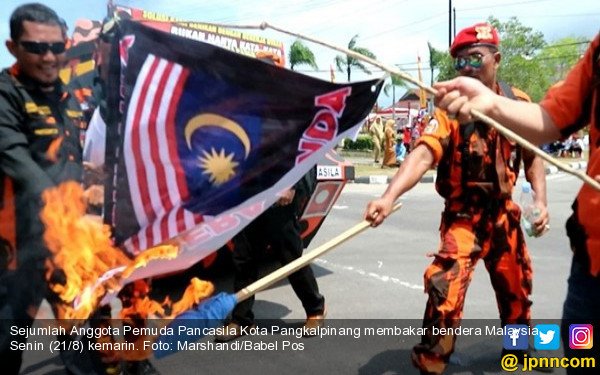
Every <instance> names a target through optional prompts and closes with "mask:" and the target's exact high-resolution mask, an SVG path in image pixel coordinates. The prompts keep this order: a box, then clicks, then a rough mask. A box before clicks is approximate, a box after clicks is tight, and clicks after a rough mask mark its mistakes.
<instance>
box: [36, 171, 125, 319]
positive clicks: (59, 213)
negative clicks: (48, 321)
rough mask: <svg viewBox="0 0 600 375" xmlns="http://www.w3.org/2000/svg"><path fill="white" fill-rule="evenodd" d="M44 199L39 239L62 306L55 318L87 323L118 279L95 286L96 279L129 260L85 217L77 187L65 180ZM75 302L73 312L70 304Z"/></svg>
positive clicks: (99, 225)
mask: <svg viewBox="0 0 600 375" xmlns="http://www.w3.org/2000/svg"><path fill="white" fill-rule="evenodd" d="M43 199H44V202H45V206H44V208H43V210H42V213H41V218H42V221H43V222H44V224H45V226H46V231H45V233H44V240H45V241H46V245H47V246H48V249H49V250H50V252H51V253H52V254H53V257H52V259H50V260H48V261H47V272H46V278H47V279H48V280H49V282H50V288H51V289H52V290H53V291H54V292H55V293H57V294H58V296H59V297H60V299H61V300H62V301H63V302H64V305H63V306H60V307H59V313H60V314H59V316H58V317H59V318H65V319H86V318H87V317H88V316H89V315H90V314H91V313H92V312H93V311H94V309H95V308H96V305H97V302H98V301H99V299H100V298H101V297H102V296H104V295H105V294H106V293H107V292H109V291H114V290H118V288H119V284H118V280H114V279H112V278H109V279H108V280H105V281H104V282H103V283H101V284H100V285H96V283H97V281H98V279H99V277H100V276H102V275H104V274H105V273H106V272H108V271H110V270H111V269H114V268H118V267H122V266H126V265H127V264H129V262H130V260H129V258H128V257H127V256H126V255H125V254H124V253H123V251H121V250H119V249H118V248H116V247H114V246H113V245H112V241H111V239H110V229H109V227H108V226H107V225H103V224H102V223H99V222H98V221H97V220H94V219H93V218H91V217H90V216H86V215H85V210H86V205H85V201H84V200H83V189H82V188H81V186H80V185H79V184H77V183H75V182H67V183H64V184H61V185H59V186H58V187H57V188H54V189H48V190H47V191H45V192H44V194H43ZM94 286H96V287H95V288H94ZM82 291H83V293H82ZM74 303H77V308H76V309H75V308H71V307H70V306H69V305H72V304H74Z"/></svg>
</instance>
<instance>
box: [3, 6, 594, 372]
mask: <svg viewBox="0 0 600 375" xmlns="http://www.w3.org/2000/svg"><path fill="white" fill-rule="evenodd" d="M66 41H67V37H66V29H65V27H64V22H63V21H62V19H61V18H60V17H59V16H58V15H57V14H56V13H55V12H54V11H53V10H52V9H50V8H48V7H46V6H44V5H41V4H37V3H36V4H26V5H22V6H20V7H18V8H17V9H16V10H14V12H13V13H12V15H11V18H10V39H9V40H8V41H7V42H6V46H7V48H8V50H9V52H10V53H11V54H12V55H13V56H14V57H15V60H16V63H15V64H14V65H13V66H12V67H10V68H7V69H5V70H3V71H2V73H0V181H1V182H2V185H1V188H2V194H1V195H0V196H1V197H2V205H1V206H0V218H1V219H2V225H1V226H0V237H1V243H2V246H3V251H2V253H0V255H2V257H3V258H2V259H0V266H2V268H1V269H0V358H2V366H3V367H2V369H3V373H8V374H18V373H19V370H20V367H21V362H22V351H20V350H13V349H12V348H11V347H10V346H9V342H10V341H11V340H14V339H15V338H11V335H10V334H9V331H10V330H11V328H12V327H15V326H16V327H19V328H29V327H31V326H32V324H33V322H34V319H35V316H36V312H37V310H38V308H39V306H40V304H41V302H42V300H43V299H47V300H48V301H49V302H50V303H51V304H54V303H56V302H57V300H56V298H57V297H56V296H55V295H54V293H53V292H52V291H50V290H49V288H48V286H47V281H46V279H45V270H44V264H45V261H46V259H47V258H48V257H49V256H50V254H49V251H48V250H47V247H46V244H45V243H44V240H43V232H44V225H43V224H42V222H41V220H40V217H39V212H40V210H41V208H42V201H41V195H42V192H43V191H44V190H45V189H48V188H51V187H54V186H56V185H58V184H60V183H62V182H65V181H76V182H78V183H82V182H83V170H84V168H83V152H82V143H81V137H80V134H81V132H83V131H84V130H85V129H86V128H87V122H88V120H89V118H86V116H85V115H84V113H83V111H82V110H81V106H80V103H78V101H77V100H76V98H75V96H74V95H73V94H72V92H71V90H70V89H69V88H68V87H67V86H65V85H64V84H62V83H61V81H60V80H59V76H58V72H59V69H60V68H61V67H62V66H63V64H64V60H65V52H66V46H67V43H66ZM499 47H500V38H499V35H498V32H497V30H496V29H495V28H494V27H492V26H491V25H489V24H486V23H480V24H476V25H473V26H471V27H468V28H465V29H463V30H461V31H460V32H459V33H458V34H457V36H456V38H455V39H454V42H453V43H452V46H451V47H450V54H451V56H452V58H453V60H454V64H455V65H454V66H455V69H456V72H457V74H458V75H459V76H460V77H459V78H456V79H454V80H452V81H448V82H439V83H437V84H436V85H435V88H436V89H437V90H438V94H437V95H436V105H437V107H438V109H436V111H435V113H434V114H433V116H432V118H431V119H429V118H428V117H427V116H420V117H419V118H417V119H416V120H415V121H414V122H413V123H412V124H411V126H410V127H408V126H404V127H400V128H399V127H398V126H397V124H396V123H395V121H394V120H387V121H385V122H383V119H382V118H381V117H376V118H375V119H374V121H373V123H371V124H369V127H368V131H369V133H370V134H371V136H372V138H373V143H374V161H375V162H376V163H379V161H380V160H381V162H382V166H397V165H400V168H399V169H398V171H397V172H396V174H395V176H394V177H393V179H392V181H391V183H390V184H389V186H388V187H387V189H386V191H385V192H384V193H383V195H382V196H381V197H380V198H378V199H374V200H372V201H371V202H369V203H368V205H367V207H366V210H365V219H366V220H368V221H369V222H370V223H371V225H372V226H378V225H380V224H381V223H382V222H383V221H384V220H385V219H386V217H387V216H388V215H389V214H390V212H391V209H392V206H393V204H394V202H395V201H396V200H397V199H398V198H399V197H400V196H402V195H403V194H404V193H406V192H407V191H408V190H410V189H411V188H412V187H414V186H415V185H416V184H417V182H418V181H419V180H420V178H421V176H422V175H423V174H424V173H425V172H426V171H427V170H429V169H430V168H432V167H434V166H436V167H437V169H438V178H437V181H436V185H435V186H436V190H437V192H438V193H439V194H440V195H441V196H442V197H443V198H444V200H445V206H444V211H443V214H442V220H441V224H440V245H439V250H438V252H437V253H436V254H435V256H434V260H433V262H432V263H431V265H430V266H429V267H427V269H426V270H425V274H424V285H425V292H426V293H427V294H428V301H427V304H426V307H425V313H424V318H423V326H424V327H431V326H436V327H438V328H455V327H457V326H458V325H459V324H460V320H461V317H462V312H463V306H464V301H465V298H466V292H467V289H468V286H469V283H470V281H471V277H472V275H473V271H474V269H475V265H476V263H477V262H478V261H479V260H482V261H483V262H484V263H485V265H486V268H487V270H488V272H489V274H490V280H491V283H492V287H493V289H494V291H495V294H496V300H497V305H498V310H499V315H500V319H501V321H502V324H503V325H506V324H510V323H521V324H527V325H529V324H530V321H531V304H532V302H531V300H530V294H531V291H532V279H533V278H532V268H531V259H530V257H529V254H528V251H527V245H526V243H525V236H524V234H523V231H522V230H521V227H520V224H519V220H520V215H521V211H520V208H519V207H518V205H517V204H516V203H515V202H514V201H513V200H512V191H513V188H514V185H515V181H516V179H517V177H518V175H519V168H520V166H521V161H522V162H523V165H524V170H525V177H526V179H527V180H528V181H529V182H531V185H532V186H533V190H534V191H535V193H536V194H535V202H534V203H535V205H536V207H537V209H538V215H537V217H536V219H535V221H534V223H533V226H534V231H535V233H536V234H537V235H542V234H543V233H544V232H545V231H546V230H548V223H549V214H548V209H547V202H546V180H545V173H544V168H543V163H542V161H541V160H540V159H539V158H538V157H537V156H535V155H533V154H531V153H529V152H526V151H524V150H522V149H521V148H520V147H519V146H518V145H516V144H515V143H514V142H513V141H511V140H509V139H507V138H505V137H503V136H502V135H500V134H499V133H497V132H496V131H495V130H493V129H491V128H489V127H488V126H487V125H485V124H483V123H482V122H480V121H478V120H477V119H475V118H473V117H472V115H471V110H472V109H478V110H480V111H482V112H484V113H486V114H488V115H489V116H491V117H493V118H495V119H497V120H498V121H500V122H501V123H503V124H505V125H507V126H508V127H510V128H512V129H514V130H515V131H517V132H519V133H520V134H522V135H523V136H525V137H526V138H528V139H530V140H532V141H533V142H536V143H538V144H540V143H544V142H552V141H555V140H558V139H564V138H567V137H569V136H570V135H572V134H574V138H573V141H572V142H571V143H570V146H569V149H568V150H569V152H571V153H579V154H580V153H581V152H582V150H583V148H584V146H585V145H584V144H583V142H582V141H581V139H582V137H581V135H580V134H579V133H577V132H579V131H580V130H581V129H583V128H584V127H586V126H587V125H590V135H589V139H590V142H589V147H590V155H589V163H588V171H587V172H588V174H589V175H591V176H592V177H594V178H595V179H596V180H598V181H599V182H600V162H599V159H598V158H599V155H598V145H599V144H600V143H599V137H600V133H599V129H600V118H599V114H600V111H599V110H598V109H599V108H600V97H599V93H600V91H599V90H598V87H597V79H598V77H599V76H600V65H599V63H598V55H599V53H600V34H599V35H598V36H596V37H595V38H594V40H593V42H592V43H591V45H590V47H589V48H588V50H587V52H586V54H585V55H584V56H583V58H582V59H581V60H580V61H579V62H578V63H577V65H576V66H575V67H574V68H573V69H572V71H571V72H570V73H569V75H568V76H567V77H566V79H565V81H564V83H563V84H562V85H557V86H555V87H553V88H552V89H551V90H550V91H549V92H548V94H547V96H546V97H545V99H544V100H543V101H542V102H541V103H540V104H535V103H531V102H530V100H529V97H528V96H527V94H525V93H524V92H522V91H520V90H519V89H517V88H515V87H511V86H509V85H507V84H506V83H504V82H502V81H499V80H498V78H497V71H498V68H499V66H500V63H501V58H502V55H501V52H500V49H499ZM98 110H100V108H98ZM580 141H581V142H580ZM572 155H573V154H572ZM306 179H307V180H306V181H304V180H303V181H300V182H299V183H298V184H297V185H295V186H294V187H292V188H290V189H289V190H287V191H285V192H283V194H282V196H281V197H280V200H279V201H278V203H277V205H276V206H274V207H272V208H271V209H270V210H269V211H267V212H266V213H265V214H263V216H261V220H259V221H257V222H256V223H254V226H256V227H257V228H254V227H253V226H251V227H249V228H248V229H247V231H245V232H243V233H242V234H240V235H239V236H238V237H237V240H238V241H242V242H244V244H242V245H240V246H239V247H238V253H235V254H234V259H236V286H235V288H236V289H239V288H241V287H243V284H245V283H247V282H250V281H252V280H254V279H255V278H256V264H255V263H256V256H255V252H256V251H257V249H262V248H264V247H265V246H267V245H265V244H264V238H263V236H262V233H263V232H264V227H265V226H267V227H269V228H275V227H276V228H279V229H278V230H277V231H276V232H277V233H276V235H275V236H274V237H275V239H274V241H275V243H276V244H275V245H274V246H273V248H274V251H277V252H278V253H279V255H280V258H281V262H282V263H287V262H289V261H291V260H293V259H296V258H297V257H299V256H300V254H301V253H302V251H303V247H302V244H301V243H299V241H300V238H299V232H298V222H297V206H298V200H299V199H301V198H302V197H305V196H306V194H307V193H308V192H309V191H310V189H311V188H310V186H309V185H310V184H311V182H310V181H312V180H311V176H310V175H307V176H306ZM305 185H306V186H305ZM599 194H600V193H599V192H598V191H595V190H593V188H591V187H589V186H587V185H584V186H583V187H582V189H581V190H580V192H579V193H578V195H577V198H576V200H575V203H574V204H573V215H572V216H571V217H570V218H569V220H568V222H567V234H568V236H569V239H570V241H571V248H572V250H573V260H572V266H571V275H570V278H569V281H568V294H567V298H566V301H565V303H564V308H563V317H562V318H563V320H562V324H563V329H562V330H561V332H562V334H563V342H564V349H565V354H566V355H567V356H570V357H577V356H582V355H586V356H595V357H596V358H600V345H596V346H594V347H593V348H592V349H590V350H589V351H585V353H582V351H576V350H571V349H569V344H568V338H567V336H566V335H568V332H569V323H571V322H575V321H576V322H577V323H584V322H589V321H592V320H593V319H598V317H599V316H600V299H599V298H598V290H600V216H598V215H597V211H598V209H599V208H600V207H599V206H600V199H599V196H600V195H599ZM9 222H10V223H11V224H10V225H8V224H7V223H9ZM300 242H301V241H300ZM271 245H273V243H271ZM290 281H291V284H292V286H293V288H294V291H295V292H296V294H297V295H298V297H299V298H300V300H301V301H302V303H303V306H304V309H305V310H306V314H307V319H306V322H305V325H306V326H309V327H316V326H322V325H323V321H324V318H325V313H326V309H325V299H324V297H323V296H322V295H321V293H320V292H319V289H318V286H317V283H316V280H315V277H314V275H313V274H312V271H311V270H310V268H309V267H307V268H306V269H303V270H300V271H298V272H297V273H296V274H295V275H293V276H291V277H290ZM252 324H254V316H253V314H252V302H251V300H250V301H248V302H247V303H246V304H244V305H240V306H238V307H237V309H236V310H234V315H233V316H232V320H231V323H230V324H229V325H230V326H231V325H233V328H238V329H239V327H241V326H251V325H252ZM426 332H427V333H426V334H425V335H424V336H423V337H422V338H421V341H420V342H419V343H418V344H417V345H415V347H414V349H413V351H412V354H411V358H412V361H413V364H414V365H415V366H416V367H417V368H418V369H419V371H420V372H421V373H422V374H441V373H443V372H444V370H445V368H446V366H447V364H448V362H449V359H450V355H451V354H452V352H453V350H454V344H455V341H456V336H454V335H452V334H444V333H438V334H434V333H433V332H434V331H433V330H427V331H426ZM230 333H231V334H229V335H225V336H224V337H217V338H216V339H217V340H220V341H229V340H233V339H236V338H237V337H239V336H240V333H239V332H238V331H236V330H234V331H232V332H230ZM18 339H20V340H22V341H23V342H24V340H25V338H24V336H18ZM68 339H69V338H68V337H60V338H59V340H68ZM67 354H68V353H65V355H64V356H63V360H64V362H65V366H66V368H67V371H68V372H69V373H81V372H82V371H83V370H82V369H81V367H80V366H81V364H80V363H78V362H77V360H76V359H74V357H73V356H68V355H67ZM504 354H506V352H505V353H504ZM514 354H515V355H517V356H518V358H519V359H520V361H523V360H524V358H526V356H531V353H530V352H529V351H528V350H523V351H519V352H514ZM81 358H83V357H81ZM105 364H106V363H105ZM97 366H98V367H96V368H92V369H91V370H90V369H86V370H85V371H95V370H97V371H99V372H97V373H110V372H109V370H110V371H119V372H120V371H121V370H123V372H124V373H136V374H139V373H157V372H156V370H155V369H153V368H152V367H148V366H145V367H141V366H139V363H138V364H137V366H134V367H127V366H126V367H124V368H123V369H121V368H119V369H117V370H114V369H109V368H108V367H107V366H105V365H103V364H99V365H97ZM578 371H579V370H578V369H573V368H571V369H569V370H568V373H569V374H576V373H578Z"/></svg>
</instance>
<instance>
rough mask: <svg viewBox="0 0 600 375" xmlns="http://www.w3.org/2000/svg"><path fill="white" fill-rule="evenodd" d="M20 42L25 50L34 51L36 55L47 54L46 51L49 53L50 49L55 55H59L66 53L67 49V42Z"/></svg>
mask: <svg viewBox="0 0 600 375" xmlns="http://www.w3.org/2000/svg"><path fill="white" fill-rule="evenodd" d="M19 44H20V45H21V46H22V47H23V48H24V49H25V51H27V52H29V53H34V54H36V55H45V54H46V53H48V51H50V52H52V53H53V54H55V55H58V54H61V53H64V52H65V49H66V45H65V42H54V43H46V42H30V41H23V40H22V41H20V42H19Z"/></svg>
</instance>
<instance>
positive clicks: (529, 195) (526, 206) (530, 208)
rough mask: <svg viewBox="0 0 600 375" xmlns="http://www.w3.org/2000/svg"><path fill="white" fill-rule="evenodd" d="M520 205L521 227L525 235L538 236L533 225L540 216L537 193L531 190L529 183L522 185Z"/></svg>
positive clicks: (525, 182)
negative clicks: (536, 201)
mask: <svg viewBox="0 0 600 375" xmlns="http://www.w3.org/2000/svg"><path fill="white" fill-rule="evenodd" d="M519 205H520V206H521V225H523V229H525V233H527V235H528V236H529V237H532V236H537V232H536V231H535V227H534V225H533V223H534V222H535V221H536V220H537V219H538V217H539V216H540V210H539V208H537V207H536V205H535V193H534V191H533V190H532V189H531V184H530V183H529V182H527V181H524V182H523V184H522V185H521V198H520V199H519Z"/></svg>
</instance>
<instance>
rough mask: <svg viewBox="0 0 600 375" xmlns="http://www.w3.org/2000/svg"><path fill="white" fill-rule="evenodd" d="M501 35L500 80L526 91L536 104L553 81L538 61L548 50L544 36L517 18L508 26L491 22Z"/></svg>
mask: <svg viewBox="0 0 600 375" xmlns="http://www.w3.org/2000/svg"><path fill="white" fill-rule="evenodd" d="M488 22H490V23H491V24H492V25H493V26H494V27H496V28H497V29H498V33H499V34H500V52H501V53H502V60H501V61H500V68H499V69H498V79H499V80H503V81H505V82H507V83H508V84H510V85H512V86H515V87H518V88H519V89H521V90H523V91H525V92H526V93H527V94H528V95H529V96H530V97H531V99H532V100H533V101H539V100H540V99H541V98H542V97H543V96H544V93H545V92H546V90H547V89H548V87H549V85H550V79H549V78H548V76H547V75H546V74H544V73H545V70H544V69H543V65H542V63H541V61H540V59H539V58H538V54H539V52H540V51H541V50H542V48H544V47H545V45H546V42H545V41H544V34H542V33H541V32H539V31H534V30H533V29H532V28H531V27H528V26H525V25H523V24H522V23H521V22H519V20H518V19H517V18H516V17H511V18H510V19H509V20H508V21H506V22H500V21H499V20H498V19H496V18H494V17H493V16H490V17H489V18H488Z"/></svg>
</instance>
